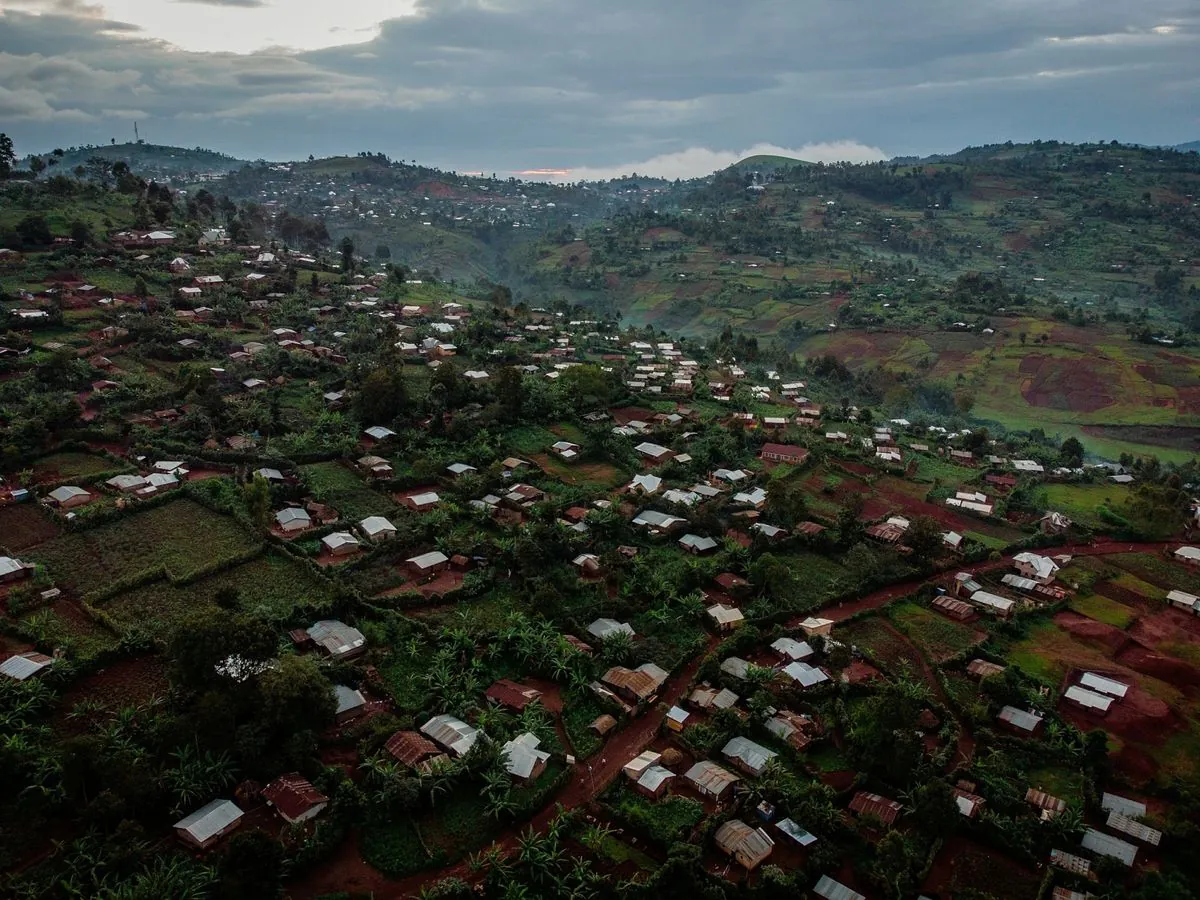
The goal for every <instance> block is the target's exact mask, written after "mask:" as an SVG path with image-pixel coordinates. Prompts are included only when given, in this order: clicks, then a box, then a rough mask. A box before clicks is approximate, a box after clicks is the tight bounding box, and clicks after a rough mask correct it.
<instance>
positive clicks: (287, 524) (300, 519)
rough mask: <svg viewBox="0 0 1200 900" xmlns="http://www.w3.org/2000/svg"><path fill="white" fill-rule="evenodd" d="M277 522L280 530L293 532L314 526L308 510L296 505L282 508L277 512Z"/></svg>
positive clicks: (288, 532)
mask: <svg viewBox="0 0 1200 900" xmlns="http://www.w3.org/2000/svg"><path fill="white" fill-rule="evenodd" d="M275 524H276V525H277V526H278V528H279V530H280V531H282V532H284V533H286V534H292V533H294V532H297V531H304V530H305V529H306V528H312V518H311V517H310V516H309V515H308V511H307V510H304V509H301V508H299V507H296V506H289V507H288V508H287V509H281V510H280V511H279V512H277V513H275Z"/></svg>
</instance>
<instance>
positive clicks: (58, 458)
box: [33, 453, 132, 484]
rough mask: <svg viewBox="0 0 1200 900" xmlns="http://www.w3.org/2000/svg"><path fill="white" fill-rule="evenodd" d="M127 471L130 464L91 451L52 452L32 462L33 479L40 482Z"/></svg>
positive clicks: (77, 478)
mask: <svg viewBox="0 0 1200 900" xmlns="http://www.w3.org/2000/svg"><path fill="white" fill-rule="evenodd" d="M127 471H132V466H129V465H126V464H124V463H119V462H113V460H111V459H108V458H107V457H104V456H96V455H95V454H93V453H52V454H51V455H50V456H44V457H42V458H41V459H39V460H38V461H37V462H35V463H34V464H33V477H34V480H35V481H37V482H38V483H40V484H52V483H55V482H60V481H84V480H86V479H88V478H95V477H96V476H97V475H103V474H105V473H106V472H114V473H115V472H127Z"/></svg>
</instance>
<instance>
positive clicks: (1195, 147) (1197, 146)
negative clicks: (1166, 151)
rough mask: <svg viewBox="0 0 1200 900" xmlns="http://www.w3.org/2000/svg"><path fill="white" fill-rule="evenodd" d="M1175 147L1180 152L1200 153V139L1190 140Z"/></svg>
mask: <svg viewBox="0 0 1200 900" xmlns="http://www.w3.org/2000/svg"><path fill="white" fill-rule="evenodd" d="M1174 149H1176V150H1178V151H1179V152H1180V153H1189V152H1195V153H1200V141H1188V142H1187V143H1186V144H1176V145H1175V148H1174Z"/></svg>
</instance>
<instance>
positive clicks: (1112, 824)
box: [1107, 812, 1163, 847]
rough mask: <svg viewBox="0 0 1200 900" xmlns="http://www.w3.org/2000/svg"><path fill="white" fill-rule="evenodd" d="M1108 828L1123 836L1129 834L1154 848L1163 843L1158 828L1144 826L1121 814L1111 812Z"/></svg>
mask: <svg viewBox="0 0 1200 900" xmlns="http://www.w3.org/2000/svg"><path fill="white" fill-rule="evenodd" d="M1107 824H1108V827H1109V828H1111V829H1112V830H1113V831H1119V832H1121V833H1122V834H1127V835H1129V836H1130V837H1132V838H1136V839H1137V840H1139V841H1141V842H1142V843H1144V844H1149V845H1150V846H1152V847H1157V846H1158V845H1159V843H1160V842H1161V841H1162V836H1163V835H1162V832H1161V831H1159V830H1158V829H1157V828H1151V827H1150V826H1149V825H1143V824H1142V823H1141V822H1137V821H1135V820H1133V819H1131V818H1130V817H1129V816H1123V815H1121V813H1119V812H1110V813H1109V814H1108V823H1107Z"/></svg>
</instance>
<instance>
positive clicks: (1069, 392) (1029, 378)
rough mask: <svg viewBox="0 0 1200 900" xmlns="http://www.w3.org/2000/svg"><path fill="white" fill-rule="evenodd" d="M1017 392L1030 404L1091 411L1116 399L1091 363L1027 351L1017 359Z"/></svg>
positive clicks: (1108, 382) (1105, 379)
mask: <svg viewBox="0 0 1200 900" xmlns="http://www.w3.org/2000/svg"><path fill="white" fill-rule="evenodd" d="M1020 373H1021V375H1022V376H1023V380H1022V382H1021V396H1023V397H1024V398H1025V400H1026V402H1027V403H1029V405H1030V406H1040V407H1045V408H1047V409H1065V410H1070V411H1071V412H1095V411H1096V410H1098V409H1104V407H1106V406H1111V405H1112V404H1113V403H1114V402H1116V398H1115V397H1114V395H1113V390H1114V384H1113V382H1112V380H1111V379H1109V378H1106V377H1105V376H1104V373H1103V371H1100V370H1098V369H1097V367H1095V366H1081V365H1079V364H1078V363H1077V362H1075V361H1073V360H1069V359H1059V358H1056V357H1050V356H1043V355H1042V354H1040V353H1031V354H1029V355H1028V356H1026V357H1025V358H1024V359H1023V360H1021V368H1020Z"/></svg>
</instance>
